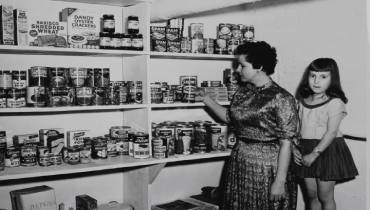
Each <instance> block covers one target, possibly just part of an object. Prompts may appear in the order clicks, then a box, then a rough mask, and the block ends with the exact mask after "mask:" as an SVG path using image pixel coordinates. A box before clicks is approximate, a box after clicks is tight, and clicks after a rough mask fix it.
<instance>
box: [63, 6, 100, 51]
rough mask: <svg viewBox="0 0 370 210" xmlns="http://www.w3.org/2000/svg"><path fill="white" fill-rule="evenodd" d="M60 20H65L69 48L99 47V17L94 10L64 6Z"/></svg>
mask: <svg viewBox="0 0 370 210" xmlns="http://www.w3.org/2000/svg"><path fill="white" fill-rule="evenodd" d="M62 21H64V22H67V26H68V46H69V47H70V48H84V49H99V45H100V37H99V32H100V17H98V16H97V15H96V14H95V13H94V12H89V11H86V10H81V9H77V8H65V9H63V10H62Z"/></svg>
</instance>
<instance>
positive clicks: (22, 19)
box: [13, 9, 28, 46]
mask: <svg viewBox="0 0 370 210" xmlns="http://www.w3.org/2000/svg"><path fill="white" fill-rule="evenodd" d="M13 15H14V17H13V18H14V41H15V45H18V46H28V25H27V10H24V9H15V10H14V11H13Z"/></svg>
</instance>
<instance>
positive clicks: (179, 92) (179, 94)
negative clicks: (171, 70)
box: [175, 85, 183, 102]
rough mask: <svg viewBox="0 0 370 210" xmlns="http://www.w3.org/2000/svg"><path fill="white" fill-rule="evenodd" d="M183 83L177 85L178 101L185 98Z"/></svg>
mask: <svg viewBox="0 0 370 210" xmlns="http://www.w3.org/2000/svg"><path fill="white" fill-rule="evenodd" d="M182 87H183V86H182V85H179V86H177V87H176V97H175V98H176V101H177V102H181V101H182V98H183V93H182Z"/></svg>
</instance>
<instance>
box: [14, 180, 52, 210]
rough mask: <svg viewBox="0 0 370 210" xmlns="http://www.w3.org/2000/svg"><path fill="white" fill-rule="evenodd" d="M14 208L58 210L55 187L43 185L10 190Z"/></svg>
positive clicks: (21, 209) (22, 209) (16, 209)
mask: <svg viewBox="0 0 370 210" xmlns="http://www.w3.org/2000/svg"><path fill="white" fill-rule="evenodd" d="M10 198H11V201H12V207H13V210H57V202H56V198H55V192H54V189H53V188H51V187H49V186H46V185H42V186H37V187H31V188H25V189H20V190H14V191H11V192H10Z"/></svg>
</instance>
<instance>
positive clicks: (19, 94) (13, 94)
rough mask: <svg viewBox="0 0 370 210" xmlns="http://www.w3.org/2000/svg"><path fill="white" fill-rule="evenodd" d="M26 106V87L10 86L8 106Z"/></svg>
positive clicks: (7, 97)
mask: <svg viewBox="0 0 370 210" xmlns="http://www.w3.org/2000/svg"><path fill="white" fill-rule="evenodd" d="M25 106H26V89H16V88H10V89H7V90H6V107H8V108H20V107H25Z"/></svg>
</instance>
